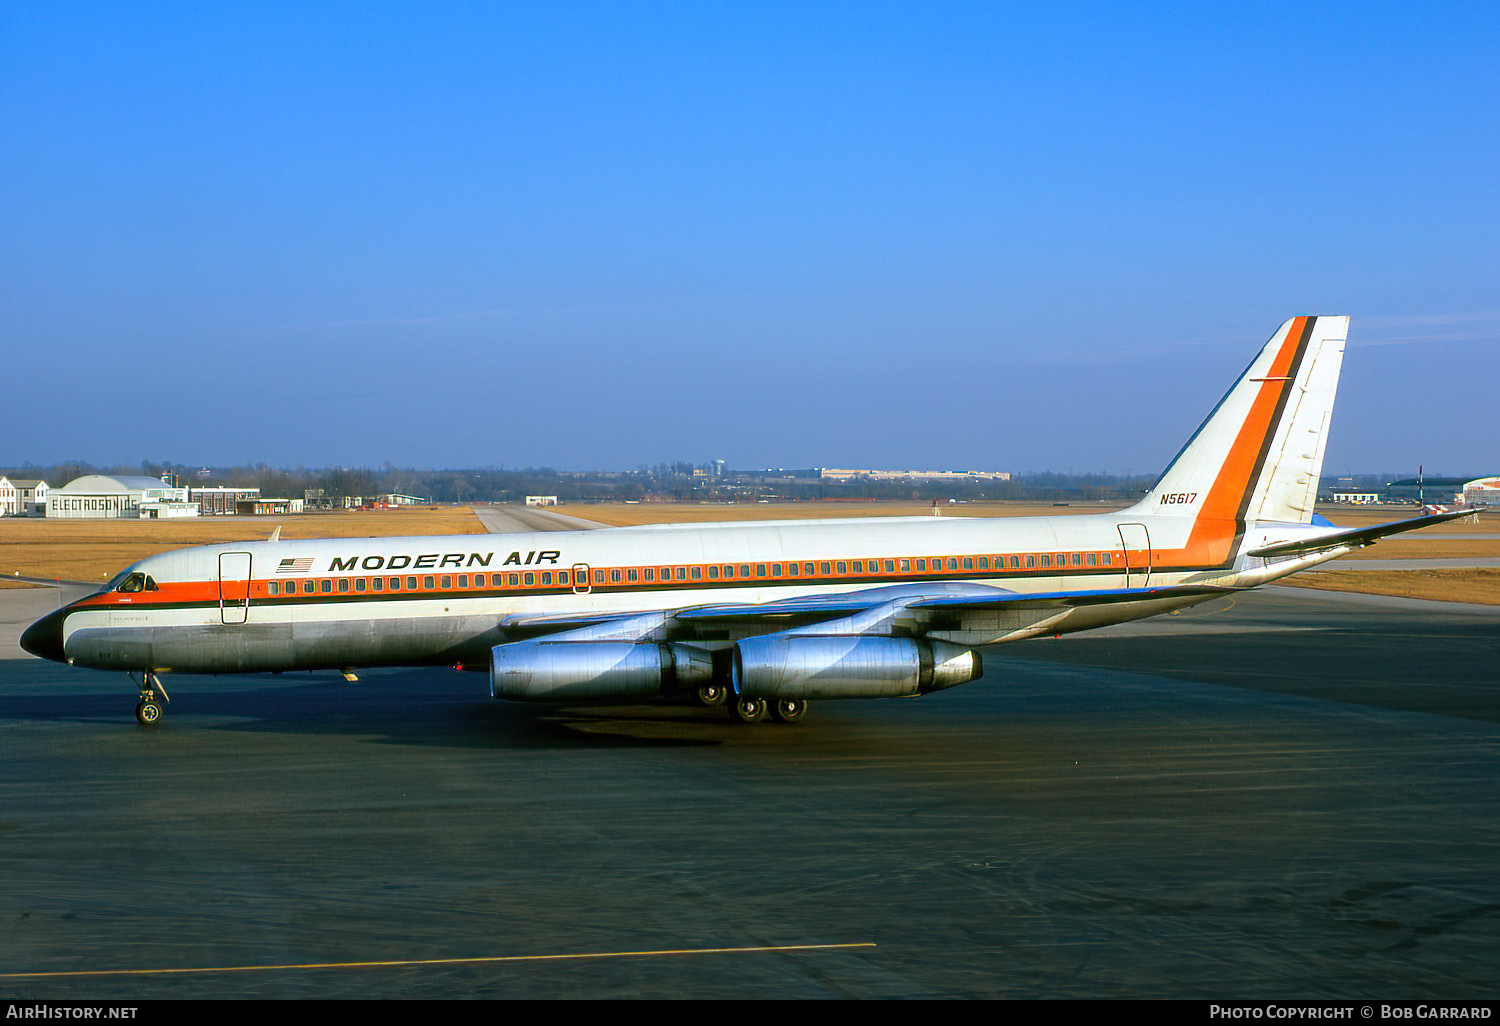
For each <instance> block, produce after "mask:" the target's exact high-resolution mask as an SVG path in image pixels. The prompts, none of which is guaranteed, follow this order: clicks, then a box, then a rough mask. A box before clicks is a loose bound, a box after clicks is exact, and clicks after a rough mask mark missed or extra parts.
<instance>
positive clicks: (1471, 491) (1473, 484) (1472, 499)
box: [1463, 477, 1500, 506]
mask: <svg viewBox="0 0 1500 1026" xmlns="http://www.w3.org/2000/svg"><path fill="white" fill-rule="evenodd" d="M1463 502H1464V505H1465V506H1500V477H1481V478H1478V479H1477V480H1474V481H1468V482H1465V484H1464V487H1463Z"/></svg>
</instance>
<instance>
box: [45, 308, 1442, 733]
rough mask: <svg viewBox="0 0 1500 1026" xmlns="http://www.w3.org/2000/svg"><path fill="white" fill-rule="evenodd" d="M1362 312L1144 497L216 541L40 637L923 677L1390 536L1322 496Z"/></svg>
mask: <svg viewBox="0 0 1500 1026" xmlns="http://www.w3.org/2000/svg"><path fill="white" fill-rule="evenodd" d="M1348 325H1349V319H1348V318H1347V317H1294V318H1292V319H1291V320H1289V321H1287V322H1286V323H1285V324H1283V325H1282V326H1281V329H1280V330H1279V331H1277V332H1276V334H1275V335H1273V336H1272V337H1271V340H1270V341H1269V342H1267V343H1266V345H1265V347H1264V348H1263V349H1262V350H1261V351H1260V355H1258V356H1257V357H1256V358H1255V360H1254V361H1252V362H1251V364H1250V366H1249V368H1248V369H1247V370H1246V371H1245V372H1244V374H1242V375H1241V376H1240V378H1239V380H1238V381H1237V382H1236V383H1235V384H1234V387H1232V388H1231V389H1230V390H1229V393H1228V394H1227V395H1226V396H1225V397H1224V398H1223V400H1221V401H1220V403H1219V405H1218V406H1217V407H1215V408H1214V410H1213V412H1212V413H1211V414H1210V415H1209V417H1208V419H1207V420H1206V421H1204V423H1203V425H1202V427H1200V428H1199V429H1198V432H1197V433H1196V434H1195V435H1193V437H1192V439H1191V440H1189V442H1188V444H1187V445H1186V446H1185V447H1184V448H1183V450H1182V451H1181V452H1180V453H1179V454H1178V456H1177V458H1176V459H1175V460H1173V461H1172V463H1171V465H1170V466H1169V467H1168V468H1167V470H1166V472H1165V473H1164V474H1163V475H1162V477H1161V479H1160V480H1159V481H1158V482H1157V484H1156V486H1155V487H1154V488H1152V489H1151V491H1150V492H1149V493H1148V494H1147V495H1146V497H1145V498H1143V499H1142V500H1141V501H1140V502H1138V503H1136V504H1135V505H1134V506H1131V507H1130V508H1128V509H1125V510H1121V511H1119V512H1116V513H1100V514H1092V515H1084V516H1066V517H1025V518H1021V517H1017V518H1008V519H963V518H933V517H894V518H888V519H851V520H815V521H798V522H777V523H722V524H709V525H702V526H697V525H694V526H688V525H681V526H677V525H674V526H652V527H626V528H612V529H607V530H596V531H576V532H554V533H546V534H505V535H454V536H440V537H431V538H363V539H344V538H340V539H329V540H313V541H286V542H282V541H268V542H247V543H237V544H228V545H206V546H201V547H198V548H192V549H184V550H182V551H179V552H172V553H167V554H165V555H160V556H152V557H150V558H148V559H143V560H141V561H140V562H138V563H135V564H134V565H132V566H130V567H129V568H127V569H126V570H124V571H123V572H122V573H121V574H120V575H119V576H118V577H116V578H115V579H114V580H113V581H111V582H110V583H109V584H108V585H107V586H105V588H104V589H103V590H102V591H100V592H98V593H97V594H94V595H90V596H89V597H87V598H84V599H81V600H79V601H77V602H74V603H72V604H71V605H68V606H65V607H63V608H61V609H59V610H57V611H56V612H54V613H51V614H50V615H48V616H46V617H43V618H42V619H41V620H39V621H37V622H36V623H35V624H33V625H32V626H31V627H30V628H28V629H27V631H26V632H25V634H24V635H23V636H22V639H21V644H22V645H23V646H24V647H25V648H26V650H27V651H29V652H31V653H33V654H35V655H39V656H43V657H45V658H48V659H54V660H57V661H59V662H66V663H69V664H72V665H77V666H89V667H98V668H103V669H119V670H126V671H132V672H133V673H140V674H141V678H140V688H141V696H140V701H139V704H138V705H137V708H136V715H137V718H139V719H140V720H141V721H142V722H143V723H150V722H153V721H155V720H156V719H157V718H158V717H159V716H160V715H161V705H160V701H159V699H158V697H157V692H158V691H161V693H162V697H165V691H164V690H163V689H162V687H161V683H160V676H159V675H161V674H164V673H167V672H169V671H170V672H176V673H213V674H218V673H256V672H264V671H281V670H315V669H333V670H340V671H342V672H343V673H345V674H346V675H349V676H352V674H353V671H354V670H355V669H357V668H360V667H370V666H413V665H427V664H439V665H441V664H448V665H452V664H458V665H459V666H461V667H463V668H473V669H484V670H487V671H488V672H489V674H490V693H491V694H492V695H493V696H494V697H496V698H503V699H512V700H518V701H526V702H621V701H650V700H669V701H670V700H682V699H687V700H696V701H699V702H702V703H705V704H709V705H716V704H721V703H723V704H726V705H727V706H728V708H729V710H730V712H731V715H732V716H733V717H734V718H735V719H737V720H740V721H742V722H756V721H759V720H761V719H764V718H765V716H766V715H767V714H768V713H769V714H771V715H774V716H775V717H776V718H778V719H780V720H783V721H792V720H796V719H798V718H800V717H801V716H802V715H803V714H804V713H805V711H806V708H807V703H808V701H810V700H813V699H825V698H827V699H832V698H884V697H894V696H914V695H924V694H927V693H928V692H931V691H937V690H940V689H942V688H948V687H953V686H954V685H958V684H964V683H967V682H969V681H972V680H974V679H975V678H977V677H978V676H979V675H980V656H979V653H978V652H977V651H975V646H979V645H992V644H996V643H1001V642H1009V641H1018V640H1021V639H1024V638H1030V637H1034V636H1037V635H1042V634H1060V633H1065V632H1070V631H1082V630H1088V629H1090V628H1093V627H1101V626H1104V625H1107V624H1115V623H1121V622H1124V621H1126V620H1135V619H1138V618H1140V617H1145V616H1153V615H1155V614H1158V613H1164V612H1167V611H1169V610H1174V609H1180V608H1182V607H1184V606H1190V605H1193V604H1194V603H1198V602H1203V601H1205V600H1207V599H1209V598H1212V597H1214V596H1218V595H1223V594H1225V593H1227V592H1233V591H1236V590H1240V589H1245V588H1253V587H1255V586H1257V585H1260V584H1264V583H1266V582H1267V581H1273V580H1276V579H1277V578H1280V577H1285V576H1287V575H1288V574H1292V573H1296V572H1297V571H1299V570H1305V569H1307V568H1308V567H1311V566H1316V565H1317V564H1319V563H1322V562H1324V561H1326V560H1329V559H1333V558H1334V557H1336V556H1340V555H1343V554H1344V553H1347V552H1349V551H1351V550H1352V549H1354V548H1357V547H1360V546H1364V545H1369V544H1371V543H1372V542H1374V541H1375V540H1377V539H1378V538H1381V537H1384V536H1386V535H1390V534H1396V533H1399V532H1402V531H1408V530H1412V529H1414V528H1419V527H1424V526H1427V525H1429V524H1434V523H1438V522H1440V521H1443V520H1447V519H1449V518H1450V517H1453V516H1458V515H1462V511H1459V512H1456V513H1444V514H1437V515H1433V516H1421V517H1417V518H1415V519H1410V520H1403V521H1397V522H1394V523H1390V524H1385V525H1382V526H1379V527H1374V528H1367V529H1362V530H1341V529H1339V528H1337V527H1334V526H1333V525H1332V524H1330V523H1329V522H1328V521H1326V520H1324V519H1323V518H1321V517H1315V516H1314V515H1313V501H1314V498H1315V496H1316V493H1317V487H1318V476H1319V472H1320V470H1321V468H1322V463H1323V449H1324V441H1325V438H1326V435H1327V431H1328V422H1329V418H1330V416H1331V414H1332V410H1333V397H1334V390H1335V387H1336V385H1337V383H1338V375H1339V367H1340V364H1341V362H1342V359H1343V352H1344V337H1345V334H1346V332H1347V330H1348Z"/></svg>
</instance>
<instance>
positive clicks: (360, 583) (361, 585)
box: [354, 577, 365, 591]
mask: <svg viewBox="0 0 1500 1026" xmlns="http://www.w3.org/2000/svg"><path fill="white" fill-rule="evenodd" d="M354 590H355V591H364V590H365V579H364V578H363V577H360V578H358V579H356V580H355V582H354Z"/></svg>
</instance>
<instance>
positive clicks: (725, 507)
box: [558, 501, 1120, 527]
mask: <svg viewBox="0 0 1500 1026" xmlns="http://www.w3.org/2000/svg"><path fill="white" fill-rule="evenodd" d="M937 508H938V510H939V513H940V515H942V516H945V517H1050V516H1077V515H1080V514H1083V513H1107V512H1110V511H1112V510H1116V509H1119V508H1120V507H1119V505H1118V504H1117V503H1105V504H1095V503H1089V504H1083V503H1078V504H1070V505H1053V504H1052V503H1021V502H966V503H955V504H953V505H949V504H947V503H943V504H942V505H940V506H938V507H937ZM932 509H933V507H932V504H931V503H930V502H842V501H835V502H729V503H696V502H694V503H689V502H682V503H675V502H640V503H626V502H601V503H597V504H589V505H577V506H563V507H559V508H558V512H559V513H567V514H569V515H571V516H575V517H582V518H583V519H585V520H596V521H598V522H599V523H601V524H609V525H611V526H612V527H632V526H635V525H637V524H703V523H712V522H713V521H716V520H731V521H732V520H827V519H834V518H839V517H930V516H932Z"/></svg>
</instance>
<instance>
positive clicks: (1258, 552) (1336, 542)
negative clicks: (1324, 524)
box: [1249, 509, 1474, 557]
mask: <svg viewBox="0 0 1500 1026" xmlns="http://www.w3.org/2000/svg"><path fill="white" fill-rule="evenodd" d="M1473 515H1474V511H1473V510H1471V509H1457V510H1451V511H1449V512H1447V513H1433V514H1431V515H1430V516H1425V517H1412V518H1410V519H1408V520H1393V521H1391V522H1390V523H1388V524H1377V525H1376V526H1374V527H1362V528H1354V529H1352V530H1348V531H1340V532H1338V533H1337V534H1325V535H1322V536H1321V537H1318V538H1307V539H1305V540H1302V541H1291V542H1282V543H1281V544H1279V545H1267V546H1266V547H1265V548H1263V549H1252V550H1251V551H1250V553H1249V554H1250V555H1252V556H1262V557H1269V556H1298V555H1301V554H1303V553H1306V552H1318V551H1320V550H1322V549H1336V548H1343V547H1345V546H1350V547H1354V548H1360V547H1362V546H1365V545H1374V544H1375V543H1376V542H1377V541H1379V540H1380V539H1381V538H1385V537H1388V536H1390V535H1393V534H1404V533H1406V532H1407V531H1415V530H1418V529H1419V528H1423V527H1431V526H1432V525H1433V524H1441V523H1445V522H1446V521H1449V520H1457V519H1458V518H1459V517H1471V516H1473Z"/></svg>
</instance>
